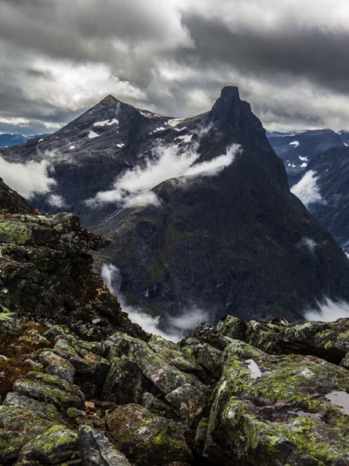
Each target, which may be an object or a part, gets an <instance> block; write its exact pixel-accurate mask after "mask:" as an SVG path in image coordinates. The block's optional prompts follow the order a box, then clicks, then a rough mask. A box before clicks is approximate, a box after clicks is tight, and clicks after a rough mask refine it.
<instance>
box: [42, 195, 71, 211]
mask: <svg viewBox="0 0 349 466" xmlns="http://www.w3.org/2000/svg"><path fill="white" fill-rule="evenodd" d="M47 202H48V203H49V204H50V205H51V206H52V207H58V208H59V209H61V208H63V207H66V203H65V201H64V199H63V197H62V196H59V195H58V194H51V195H50V196H49V197H48V199H47Z"/></svg>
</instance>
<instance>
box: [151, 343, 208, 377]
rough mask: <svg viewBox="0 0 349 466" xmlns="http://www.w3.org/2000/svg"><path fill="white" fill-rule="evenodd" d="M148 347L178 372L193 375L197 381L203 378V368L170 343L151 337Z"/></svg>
mask: <svg viewBox="0 0 349 466" xmlns="http://www.w3.org/2000/svg"><path fill="white" fill-rule="evenodd" d="M148 345H149V347H150V348H151V349H152V350H153V351H155V352H156V353H158V354H159V356H160V357H161V358H162V359H164V360H165V361H167V362H169V363H170V364H171V365H172V366H175V367H177V369H179V370H180V371H183V372H189V373H191V374H194V375H196V376H197V377H198V378H199V379H202V378H203V377H204V376H205V372H204V371H203V368H202V367H201V366H200V365H199V364H197V363H196V361H195V359H194V357H192V356H190V355H189V354H183V352H182V351H181V348H180V347H179V346H178V345H176V344H175V343H173V342H172V341H169V340H165V339H164V338H162V337H160V336H159V335H152V337H151V338H150V340H149V341H148Z"/></svg>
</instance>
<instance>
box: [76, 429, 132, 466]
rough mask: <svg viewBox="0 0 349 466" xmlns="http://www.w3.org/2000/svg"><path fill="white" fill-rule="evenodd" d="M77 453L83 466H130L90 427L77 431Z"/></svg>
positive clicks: (101, 435) (100, 434)
mask: <svg viewBox="0 0 349 466" xmlns="http://www.w3.org/2000/svg"><path fill="white" fill-rule="evenodd" d="M79 451H80V458H81V461H82V465H83V466H131V464H130V463H129V461H128V460H127V458H126V456H125V455H124V454H123V453H121V452H120V451H118V450H117V449H116V448H114V446H113V445H112V444H111V443H110V442H109V440H108V439H107V438H106V437H105V436H104V435H103V434H102V433H101V432H99V431H98V430H96V429H93V428H92V427H90V426H84V425H83V426H81V427H80V429H79Z"/></svg>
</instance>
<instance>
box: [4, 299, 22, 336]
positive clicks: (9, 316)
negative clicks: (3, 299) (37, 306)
mask: <svg viewBox="0 0 349 466" xmlns="http://www.w3.org/2000/svg"><path fill="white" fill-rule="evenodd" d="M20 331H21V325H20V323H19V321H18V317H17V316H16V314H14V313H13V312H10V311H9V310H8V309H6V308H5V307H4V306H0V334H1V335H8V336H14V335H18V334H19V333H20Z"/></svg>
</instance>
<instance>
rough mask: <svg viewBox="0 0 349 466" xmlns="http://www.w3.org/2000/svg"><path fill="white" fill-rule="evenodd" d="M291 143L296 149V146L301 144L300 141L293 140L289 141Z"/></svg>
mask: <svg viewBox="0 0 349 466" xmlns="http://www.w3.org/2000/svg"><path fill="white" fill-rule="evenodd" d="M289 145H290V146H293V147H294V149H296V147H298V146H299V141H292V142H290V143H289Z"/></svg>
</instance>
